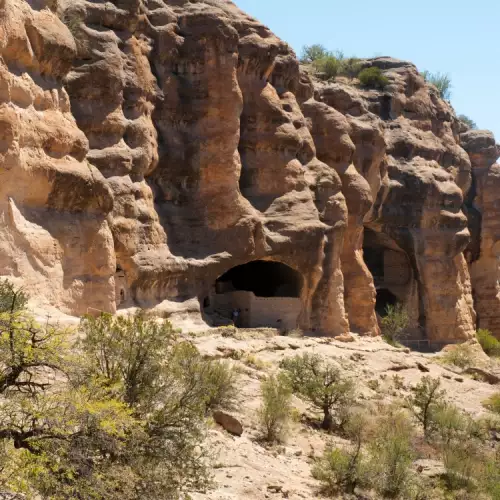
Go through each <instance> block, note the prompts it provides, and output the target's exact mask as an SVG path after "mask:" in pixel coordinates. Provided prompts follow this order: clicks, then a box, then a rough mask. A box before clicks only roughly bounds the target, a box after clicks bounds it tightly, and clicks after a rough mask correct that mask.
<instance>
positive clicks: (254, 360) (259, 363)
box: [242, 354, 267, 371]
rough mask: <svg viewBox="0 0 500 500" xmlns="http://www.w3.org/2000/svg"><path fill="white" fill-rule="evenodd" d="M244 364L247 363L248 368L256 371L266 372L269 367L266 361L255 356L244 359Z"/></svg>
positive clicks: (250, 355) (251, 355)
mask: <svg viewBox="0 0 500 500" xmlns="http://www.w3.org/2000/svg"><path fill="white" fill-rule="evenodd" d="M242 361H243V363H245V364H246V365H247V366H250V367H252V368H255V370H261V371H262V370H265V369H266V367H267V364H266V362H265V361H263V360H262V359H259V358H258V357H257V356H255V354H247V355H246V356H244V357H243V358H242Z"/></svg>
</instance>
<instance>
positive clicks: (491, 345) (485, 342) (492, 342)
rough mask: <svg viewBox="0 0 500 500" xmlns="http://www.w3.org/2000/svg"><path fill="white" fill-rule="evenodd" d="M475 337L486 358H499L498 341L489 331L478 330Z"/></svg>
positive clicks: (499, 342)
mask: <svg viewBox="0 0 500 500" xmlns="http://www.w3.org/2000/svg"><path fill="white" fill-rule="evenodd" d="M476 336H477V340H478V342H479V343H480V344H481V347H482V348H483V351H484V352H485V353H486V354H487V355H488V356H500V340H498V339H497V338H496V337H495V336H494V335H493V334H492V333H491V332H490V331H489V330H486V329H484V328H480V329H479V330H478V331H477V333H476Z"/></svg>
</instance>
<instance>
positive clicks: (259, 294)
mask: <svg viewBox="0 0 500 500" xmlns="http://www.w3.org/2000/svg"><path fill="white" fill-rule="evenodd" d="M302 286H303V278H302V276H301V274H300V273H298V272H297V271H295V270H294V269H292V268H291V267H289V266H287V265H285V264H282V263H281V262H274V261H262V260H257V261H253V262H249V263H248V264H243V265H241V266H236V267H233V268H232V269H230V270H229V271H227V272H226V273H224V274H223V275H222V276H220V277H219V278H218V279H217V280H216V281H215V284H214V285H213V287H212V289H211V291H210V295H209V296H208V297H207V298H205V300H204V312H205V314H206V315H207V316H209V317H211V318H212V320H213V322H214V323H217V322H221V323H224V320H225V322H226V324H227V322H228V321H232V322H234V323H235V324H236V325H237V326H239V327H244V328H258V327H270V328H279V329H293V328H296V327H297V323H298V317H299V314H300V311H301V304H302V303H301V299H300V295H301V291H302ZM221 320H222V321H221Z"/></svg>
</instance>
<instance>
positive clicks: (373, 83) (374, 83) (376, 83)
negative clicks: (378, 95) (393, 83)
mask: <svg viewBox="0 0 500 500" xmlns="http://www.w3.org/2000/svg"><path fill="white" fill-rule="evenodd" d="M358 79H359V81H360V82H361V84H362V85H364V86H365V87H370V88H377V89H383V88H384V87H385V86H386V85H387V84H388V83H389V79H388V78H387V77H386V76H385V75H384V74H383V73H382V71H381V69H380V68H377V67H376V66H372V67H371V68H365V69H363V70H362V71H360V72H359V74H358Z"/></svg>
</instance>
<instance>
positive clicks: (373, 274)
mask: <svg viewBox="0 0 500 500" xmlns="http://www.w3.org/2000/svg"><path fill="white" fill-rule="evenodd" d="M0 35H1V36H0V168H1V172H2V174H3V182H2V185H1V187H0V214H1V217H2V224H1V226H0V232H1V236H2V238H1V243H0V275H4V276H10V277H14V278H16V279H18V280H19V281H22V282H24V283H25V284H26V286H27V287H28V289H29V290H30V292H31V293H32V295H33V296H35V297H38V298H39V299H40V300H43V301H45V303H47V304H51V305H54V306H56V307H58V308H60V309H62V310H64V311H65V312H68V313H71V314H75V315H76V314H82V313H84V312H87V311H89V310H93V309H97V310H105V311H111V312H115V311H116V309H117V308H125V307H130V306H133V305H139V306H142V307H147V308H157V309H162V308H163V309H165V304H167V303H168V301H170V302H172V301H174V302H177V303H179V302H186V303H189V308H190V310H192V304H193V298H196V299H197V300H198V301H199V304H200V309H199V313H201V314H202V315H203V317H204V319H205V320H206V321H207V322H211V321H214V318H215V317H216V315H217V311H214V310H213V308H211V305H210V304H211V298H212V297H213V295H214V294H218V293H221V290H222V288H224V286H226V285H227V283H224V282H223V278H221V276H224V275H226V273H227V272H228V271H230V270H234V269H241V274H239V275H238V278H237V281H238V280H239V281H238V283H239V287H236V288H239V289H242V290H248V291H252V292H255V293H257V292H256V290H254V289H251V290H250V289H248V286H247V287H246V285H245V279H246V280H248V279H249V275H250V273H249V272H248V271H247V272H246V274H245V266H244V265H245V264H247V263H250V262H253V261H261V260H264V261H270V262H275V263H280V264H284V265H285V266H288V268H289V271H290V272H282V271H278V270H276V272H270V273H269V274H268V275H266V274H263V275H262V277H261V278H262V279H261V280H262V282H263V283H264V284H266V285H268V286H266V287H264V288H266V290H264V291H262V295H263V296H264V297H272V298H277V297H280V296H284V297H291V296H296V297H298V298H300V304H301V306H300V310H298V311H296V314H297V322H298V325H300V326H301V327H302V328H305V329H313V330H317V331H319V332H323V333H326V334H329V335H335V336H338V335H344V334H347V333H348V332H349V331H355V332H359V333H362V334H366V335H377V334H379V332H380V328H379V325H378V316H377V312H378V313H379V314H380V313H382V312H383V309H384V307H385V305H386V304H387V303H392V302H395V301H399V302H403V303H405V304H408V306H409V310H410V312H411V317H412V326H413V330H414V335H415V336H418V335H424V336H427V338H429V339H430V340H431V341H433V342H436V343H440V342H443V343H445V342H455V341H463V340H467V339H469V338H471V337H472V336H473V335H474V331H475V328H476V312H475V311H476V310H477V312H478V313H479V322H480V325H481V326H483V325H484V326H487V327H489V328H491V329H492V330H493V331H494V332H495V333H496V334H498V335H499V336H500V323H498V324H497V322H499V321H500V316H499V319H498V320H496V319H495V312H494V311H493V310H492V309H493V307H492V304H496V301H497V300H499V299H498V297H497V293H498V290H497V287H498V285H497V281H496V275H497V274H498V265H497V259H496V253H497V250H498V249H496V246H495V243H496V240H495V238H496V233H495V220H496V216H497V213H498V210H499V209H498V208H496V207H495V203H496V202H495V195H494V193H495V178H496V177H495V175H496V174H495V172H496V170H495V169H498V168H500V167H498V165H494V162H495V160H496V156H498V151H497V146H496V144H495V141H494V139H493V138H492V137H491V135H488V134H487V133H485V132H477V131H468V132H467V131H465V130H463V129H462V128H461V127H462V125H461V124H460V123H459V121H458V120H457V118H456V116H455V114H454V112H453V109H452V108H451V106H450V105H449V104H447V103H446V102H444V101H443V100H441V99H440V98H439V96H438V93H437V90H436V89H434V88H433V87H430V86H429V85H427V84H426V83H425V82H424V80H423V78H422V77H421V76H420V75H419V73H418V71H417V69H416V68H415V67H414V66H413V65H412V64H410V63H407V62H403V61H397V60H393V59H389V58H377V59H370V60H366V61H364V62H363V64H364V65H365V66H378V67H380V68H381V69H382V70H383V71H384V73H385V74H386V76H387V77H388V79H389V82H390V83H389V85H388V86H387V87H386V88H385V89H384V90H383V91H381V90H369V89H364V88H361V87H360V86H359V84H357V83H356V81H349V80H343V79H338V80H337V81H336V82H333V83H324V82H320V81H316V80H315V78H314V77H313V76H312V75H309V74H308V71H307V68H301V67H300V66H299V63H298V61H297V59H296V57H295V55H294V53H293V51H292V50H291V49H290V48H289V47H288V45H287V44H286V43H284V42H282V41H281V40H279V39H278V38H277V37H275V36H274V35H273V34H272V33H271V32H270V31H269V30H268V29H267V28H265V27H264V26H262V25H261V24H260V23H259V22H258V21H256V20H255V19H253V18H251V17H249V16H247V15H246V14H244V13H243V12H241V11H240V10H239V9H238V8H237V7H236V6H235V5H234V4H233V3H232V2H230V1H228V0H203V1H193V0H190V1H188V0H114V1H113V2H112V3H111V2H104V1H95V0H93V1H85V0H59V1H58V2H54V1H52V0H50V1H49V0H31V1H30V2H25V1H23V0H0ZM461 132H462V134H461ZM461 145H463V147H462V146H461ZM463 148H465V149H463ZM471 162H472V174H471ZM497 177H498V176H497ZM464 210H466V211H467V215H468V217H466V215H465V213H464ZM486 214H487V215H486ZM481 215H482V216H481ZM468 220H469V223H468ZM499 220H500V219H499ZM469 228H470V229H471V230H472V232H473V238H472V243H470V244H469V242H470V234H469ZM499 231H500V229H499ZM483 234H484V236H483V237H482V238H481V235H483ZM499 237H500V235H499ZM466 249H467V250H466ZM464 250H466V255H470V254H472V258H469V263H470V264H472V285H471V279H470V275H469V269H468V265H467V261H466V259H465V257H464ZM277 269H278V268H277ZM280 269H281V268H280ZM234 272H236V271H234ZM292 273H294V275H295V278H294V280H295V281H294V282H299V281H300V286H299V287H298V289H297V290H294V291H292V290H291V288H290V287H291V281H290V280H291V278H290V276H292ZM493 275H494V276H495V280H493ZM233 276H235V275H234V273H233ZM221 280H222V281H221ZM254 281H255V280H254ZM292 281H293V280H292ZM234 283H235V281H234V280H233V282H232V286H233V288H234V286H235V285H234ZM257 288H259V287H257ZM473 290H474V298H475V301H476V305H475V307H474V302H473V293H472V291H473ZM230 291H234V290H230ZM259 293H260V292H259ZM499 296H500V295H499ZM271 303H272V301H270V302H269V304H271ZM274 303H276V302H274ZM269 307H272V305H269ZM496 309H498V308H496ZM499 310H500V309H499ZM243 313H244V311H243ZM243 317H244V314H243ZM279 321H280V320H279V319H278V320H277V323H278V324H273V325H269V326H273V327H277V326H278V327H279Z"/></svg>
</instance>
